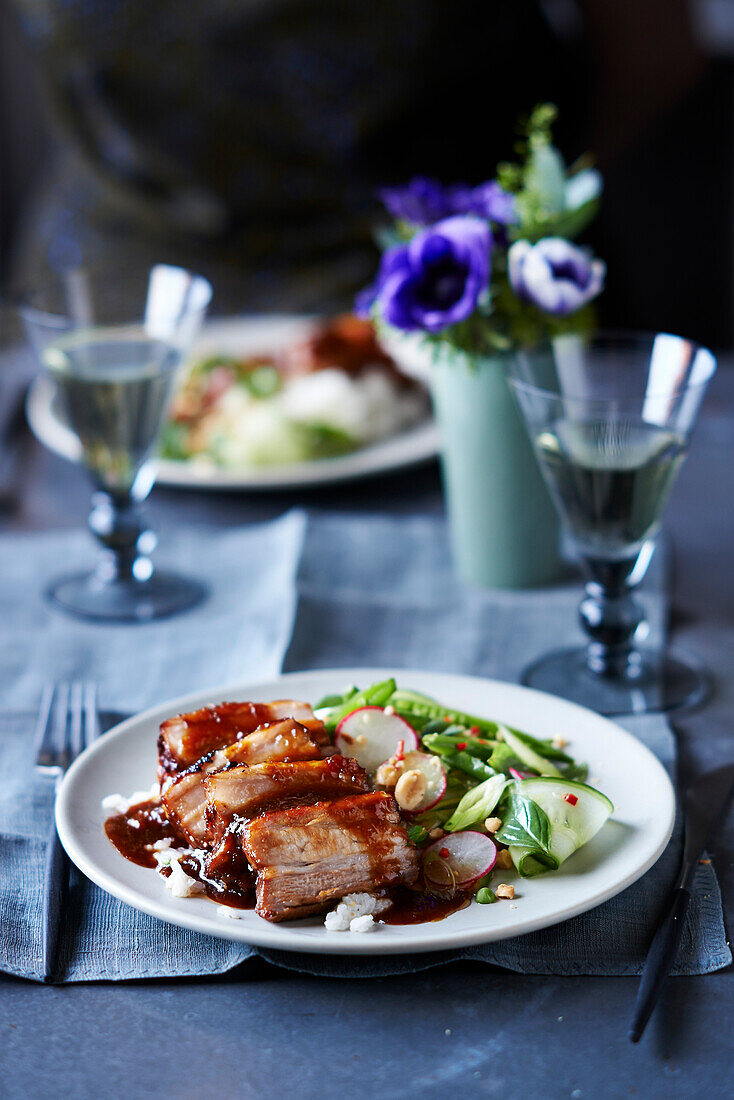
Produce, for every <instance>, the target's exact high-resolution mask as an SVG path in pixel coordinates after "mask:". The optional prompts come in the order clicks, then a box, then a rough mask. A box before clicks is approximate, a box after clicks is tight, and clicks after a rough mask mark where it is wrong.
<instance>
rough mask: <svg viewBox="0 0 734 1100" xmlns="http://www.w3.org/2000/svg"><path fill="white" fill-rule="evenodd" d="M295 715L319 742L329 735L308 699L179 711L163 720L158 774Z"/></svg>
mask: <svg viewBox="0 0 734 1100" xmlns="http://www.w3.org/2000/svg"><path fill="white" fill-rule="evenodd" d="M283 718H292V719H294V720H295V721H297V722H299V723H300V724H301V725H302V726H305V728H306V729H307V730H309V732H310V733H311V734H312V736H313V737H314V738H315V740H316V741H317V742H318V743H319V744H324V745H325V744H327V743H328V740H329V738H328V735H327V734H326V731H325V730H324V727H323V725H322V723H321V722H319V720H318V718H316V717H315V715H314V713H313V711H312V709H311V707H310V706H309V704H308V703H301V702H299V701H298V700H295V699H278V700H276V701H275V702H273V703H219V704H218V705H217V706H208V707H202V708H201V709H200V710H195V711H191V713H189V714H178V715H176V716H175V717H174V718H169V719H168V720H167V721H166V722H163V723H162V724H161V728H160V736H159V738H158V777H159V779H160V780H161V782H163V781H164V780H165V779H166V777H167V776H170V775H177V774H179V773H180V772H182V771H185V770H186V769H187V768H190V767H191V765H192V764H196V763H197V761H199V760H201V759H202V757H204V756H208V755H209V753H211V752H214V751H215V750H216V749H225V748H227V746H228V745H232V744H234V743H235V742H236V741H239V740H241V739H242V738H243V737H246V736H247V735H248V734H250V733H254V731H255V730H257V729H259V728H260V727H261V726H264V725H267V724H269V723H272V722H278V721H280V720H281V719H283Z"/></svg>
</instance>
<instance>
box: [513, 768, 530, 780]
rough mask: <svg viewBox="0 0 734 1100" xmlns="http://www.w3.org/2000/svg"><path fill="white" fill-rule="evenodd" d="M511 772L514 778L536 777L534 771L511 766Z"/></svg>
mask: <svg viewBox="0 0 734 1100" xmlns="http://www.w3.org/2000/svg"><path fill="white" fill-rule="evenodd" d="M509 772H510V775H511V776H512V778H513V779H534V778H535V773H534V772H520V771H518V770H517V768H510V769H509Z"/></svg>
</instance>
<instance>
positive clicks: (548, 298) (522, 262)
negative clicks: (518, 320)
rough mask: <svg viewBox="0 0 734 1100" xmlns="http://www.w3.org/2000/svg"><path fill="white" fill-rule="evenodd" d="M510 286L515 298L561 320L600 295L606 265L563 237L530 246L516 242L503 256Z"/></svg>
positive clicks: (546, 238)
mask: <svg viewBox="0 0 734 1100" xmlns="http://www.w3.org/2000/svg"><path fill="white" fill-rule="evenodd" d="M507 263H508V274H509V277H510V284H511V286H512V289H513V290H514V292H515V294H516V295H517V296H518V298H521V299H522V300H523V301H524V302H530V303H531V304H532V305H535V306H537V307H538V308H539V309H542V310H543V312H544V313H552V314H555V315H556V316H558V317H565V316H566V315H567V314H569V313H575V312H576V310H578V309H581V307H582V306H585V305H586V304H587V302H590V301H591V300H592V299H593V298H596V296H597V295H598V294H599V293H600V292H601V290H602V289H603V287H604V279H605V277H606V272H607V268H606V264H605V263H604V262H603V260H596V259H593V258H592V257H591V255H590V253H589V252H588V251H587V250H586V249H583V248H579V247H578V246H577V245H574V244H571V243H570V241H567V240H564V238H563V237H544V238H543V239H542V240H540V241H537V243H536V244H531V243H530V241H516V242H515V244H513V245H512V246H511V247H510V250H509V252H508V254H507Z"/></svg>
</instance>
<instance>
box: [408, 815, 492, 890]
mask: <svg viewBox="0 0 734 1100" xmlns="http://www.w3.org/2000/svg"><path fill="white" fill-rule="evenodd" d="M496 859H497V847H496V845H495V843H494V841H493V840H492V839H491V838H490V837H488V836H485V834H484V833H478V832H475V831H474V830H473V829H467V830H466V831H465V832H463V833H452V834H451V835H450V836H444V837H441V839H440V840H436V841H435V842H434V843H433V844H431V845H430V846H429V847H428V848H426V850H425V852H424V853H423V875H424V877H425V879H426V881H427V882H428V884H429V885H430V886H435V887H438V888H440V889H442V890H449V889H453V890H467V889H468V888H469V887H470V886H472V885H473V884H474V883H475V882H477V881H478V880H479V879H480V878H482V877H483V876H484V875H486V874H489V872H490V871H491V870H492V868H493V867H494V863H495V860H496Z"/></svg>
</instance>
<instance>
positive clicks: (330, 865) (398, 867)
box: [242, 791, 418, 921]
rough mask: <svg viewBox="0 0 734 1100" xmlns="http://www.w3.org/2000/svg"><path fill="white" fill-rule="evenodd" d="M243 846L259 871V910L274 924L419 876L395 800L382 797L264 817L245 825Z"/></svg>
mask: <svg viewBox="0 0 734 1100" xmlns="http://www.w3.org/2000/svg"><path fill="white" fill-rule="evenodd" d="M242 845H243V848H244V851H245V855H246V856H247V860H248V863H249V864H250V866H251V867H253V868H254V869H255V870H256V871H257V887H256V895H257V905H256V909H257V912H258V913H259V914H260V916H261V917H265V918H266V920H271V921H280V920H289V919H291V918H294V917H305V916H308V915H309V914H311V913H320V912H322V911H323V910H324V909H327V908H328V907H329V906H330V905H331V904H333V902H334V901H335V900H338V899H339V898H341V897H344V895H345V894H351V893H355V892H359V891H363V890H365V891H369V892H373V891H374V890H376V889H379V888H380V887H383V886H397V885H400V884H407V885H409V884H410V883H412V882H414V881H415V879H416V877H417V875H418V854H417V851H416V849H415V848H412V847H411V846H410V844H409V842H408V835H407V832H406V829H405V826H404V825H403V823H402V821H401V819H400V813H399V811H398V807H397V804H396V802H395V799H394V798H393V797H392V795H389V794H387V793H385V792H382V791H374V792H372V793H370V794H361V795H355V796H352V797H349V798H343V799H339V800H337V801H333V802H318V803H316V804H315V805H312V806H291V807H289V808H288V809H283V810H274V811H271V812H269V813H263V814H260V815H259V816H258V817H255V818H253V819H252V820H251V821H248V822H247V823H246V824H245V825H244V826H243V828H242Z"/></svg>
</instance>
